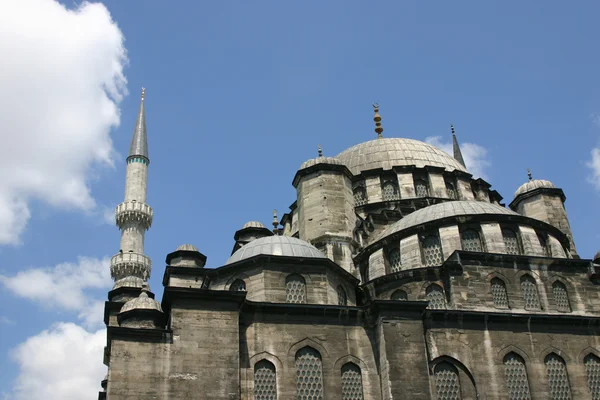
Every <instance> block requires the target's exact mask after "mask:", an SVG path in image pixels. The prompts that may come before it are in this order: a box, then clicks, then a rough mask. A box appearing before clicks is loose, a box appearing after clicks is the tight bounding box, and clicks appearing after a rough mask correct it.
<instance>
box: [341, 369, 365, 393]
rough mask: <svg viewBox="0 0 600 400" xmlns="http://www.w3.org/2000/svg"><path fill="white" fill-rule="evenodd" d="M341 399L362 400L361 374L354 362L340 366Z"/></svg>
mask: <svg viewBox="0 0 600 400" xmlns="http://www.w3.org/2000/svg"><path fill="white" fill-rule="evenodd" d="M342 400H363V384H362V374H361V371H360V367H359V366H358V365H356V364H354V363H346V364H344V366H343V367H342Z"/></svg>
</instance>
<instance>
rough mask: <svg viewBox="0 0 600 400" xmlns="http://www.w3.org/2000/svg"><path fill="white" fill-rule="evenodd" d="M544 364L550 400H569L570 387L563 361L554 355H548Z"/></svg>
mask: <svg viewBox="0 0 600 400" xmlns="http://www.w3.org/2000/svg"><path fill="white" fill-rule="evenodd" d="M544 364H546V374H547V375H548V384H549V385H550V397H551V398H552V400H571V386H570V385H569V376H568V375H567V366H566V365H565V361H564V360H563V359H562V358H561V357H560V356H559V355H557V354H556V353H550V354H548V355H547V356H546V360H545V361H544Z"/></svg>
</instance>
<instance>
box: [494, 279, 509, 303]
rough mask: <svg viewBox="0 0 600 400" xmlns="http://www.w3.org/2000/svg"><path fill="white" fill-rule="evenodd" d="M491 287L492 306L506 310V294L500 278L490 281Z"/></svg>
mask: <svg viewBox="0 0 600 400" xmlns="http://www.w3.org/2000/svg"><path fill="white" fill-rule="evenodd" d="M491 285H492V300H493V301H494V306H495V307H498V308H508V294H507V293H506V285H505V284H504V281H503V280H502V279H500V278H494V279H492V281H491Z"/></svg>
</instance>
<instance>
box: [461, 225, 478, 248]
mask: <svg viewBox="0 0 600 400" xmlns="http://www.w3.org/2000/svg"><path fill="white" fill-rule="evenodd" d="M460 243H461V246H462V249H463V250H465V251H477V252H479V253H481V252H482V251H483V245H482V244H481V237H480V236H479V232H477V231H476V230H475V229H465V230H464V231H462V232H461V234H460Z"/></svg>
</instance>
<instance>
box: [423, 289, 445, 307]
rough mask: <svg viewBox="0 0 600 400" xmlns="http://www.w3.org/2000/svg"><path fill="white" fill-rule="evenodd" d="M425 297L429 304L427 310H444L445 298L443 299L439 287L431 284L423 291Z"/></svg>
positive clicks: (442, 292) (442, 293)
mask: <svg viewBox="0 0 600 400" xmlns="http://www.w3.org/2000/svg"><path fill="white" fill-rule="evenodd" d="M425 297H426V298H427V301H428V302H429V306H428V308H431V309H433V310H440V309H444V308H446V298H445V297H444V291H443V290H442V287H441V286H440V285H436V284H435V283H434V284H431V285H429V286H428V287H427V290H426V291H425Z"/></svg>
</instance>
